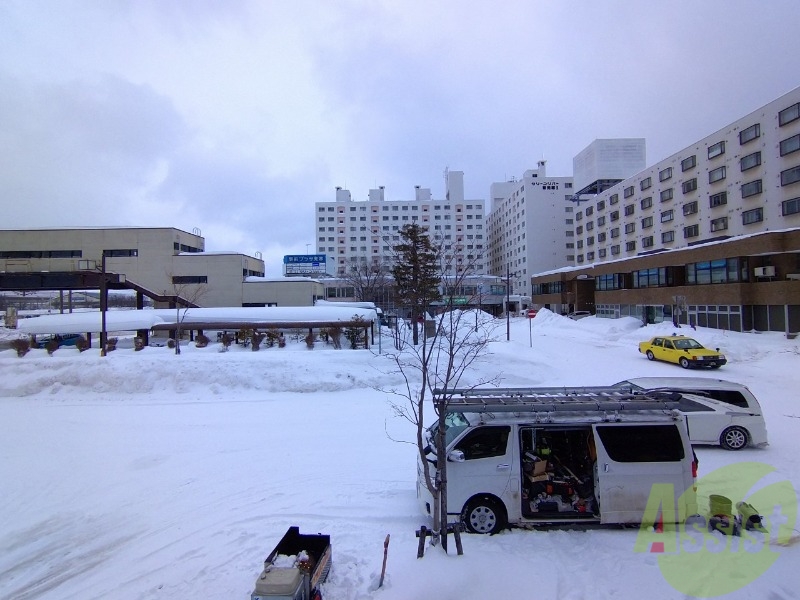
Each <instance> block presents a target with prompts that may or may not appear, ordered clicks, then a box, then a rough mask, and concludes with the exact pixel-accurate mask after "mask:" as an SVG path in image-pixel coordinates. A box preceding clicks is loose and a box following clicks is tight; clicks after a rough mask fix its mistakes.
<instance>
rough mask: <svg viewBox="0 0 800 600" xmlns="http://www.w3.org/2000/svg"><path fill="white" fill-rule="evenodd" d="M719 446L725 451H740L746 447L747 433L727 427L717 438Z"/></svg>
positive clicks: (736, 428)
mask: <svg viewBox="0 0 800 600" xmlns="http://www.w3.org/2000/svg"><path fill="white" fill-rule="evenodd" d="M719 445H720V446H722V447H723V448H725V450H741V449H742V448H746V447H747V431H745V430H744V429H742V428H741V427H736V426H734V427H728V428H727V429H726V430H725V431H723V432H722V435H721V436H720V437H719Z"/></svg>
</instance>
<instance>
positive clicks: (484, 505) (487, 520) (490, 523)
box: [462, 497, 506, 534]
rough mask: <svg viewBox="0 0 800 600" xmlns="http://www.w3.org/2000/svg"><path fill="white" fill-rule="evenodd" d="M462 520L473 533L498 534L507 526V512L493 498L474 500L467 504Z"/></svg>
mask: <svg viewBox="0 0 800 600" xmlns="http://www.w3.org/2000/svg"><path fill="white" fill-rule="evenodd" d="M462 520H463V521H464V524H465V525H466V526H467V530H468V531H470V532H472V533H490V534H495V533H498V532H499V531H500V530H502V529H503V528H504V527H505V526H506V515H505V510H504V509H503V508H502V506H501V505H500V504H499V503H498V502H497V501H496V500H492V499H491V498H486V497H484V498H474V499H472V500H470V501H469V502H468V503H467V507H466V508H465V509H464V513H463V515H462Z"/></svg>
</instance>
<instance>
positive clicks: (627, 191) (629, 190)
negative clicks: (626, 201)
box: [622, 185, 634, 198]
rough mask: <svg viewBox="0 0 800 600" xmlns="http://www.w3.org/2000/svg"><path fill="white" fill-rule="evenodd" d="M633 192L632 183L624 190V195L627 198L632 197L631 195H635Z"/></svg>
mask: <svg viewBox="0 0 800 600" xmlns="http://www.w3.org/2000/svg"><path fill="white" fill-rule="evenodd" d="M633 194H634V192H633V186H632V185H630V186H628V187H626V188H625V189H624V190H622V195H623V196H624V197H625V198H630V197H631V196H633Z"/></svg>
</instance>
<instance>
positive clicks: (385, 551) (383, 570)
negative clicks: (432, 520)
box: [378, 533, 424, 587]
mask: <svg viewBox="0 0 800 600" xmlns="http://www.w3.org/2000/svg"><path fill="white" fill-rule="evenodd" d="M423 539H424V538H423ZM388 554H389V534H388V533H387V534H386V539H385V540H384V541H383V567H381V580H380V581H379V582H378V587H383V577H384V575H386V558H387V556H388Z"/></svg>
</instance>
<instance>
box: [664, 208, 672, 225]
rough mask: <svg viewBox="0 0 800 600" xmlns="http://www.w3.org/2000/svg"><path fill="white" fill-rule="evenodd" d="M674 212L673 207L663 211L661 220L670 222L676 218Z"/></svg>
mask: <svg viewBox="0 0 800 600" xmlns="http://www.w3.org/2000/svg"><path fill="white" fill-rule="evenodd" d="M674 214H675V212H674V211H673V210H672V209H670V210H665V211H664V212H662V213H661V222H662V223H669V222H670V221H672V219H673V218H674Z"/></svg>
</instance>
